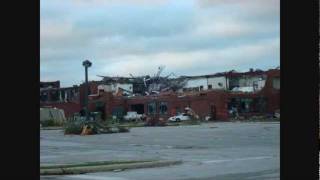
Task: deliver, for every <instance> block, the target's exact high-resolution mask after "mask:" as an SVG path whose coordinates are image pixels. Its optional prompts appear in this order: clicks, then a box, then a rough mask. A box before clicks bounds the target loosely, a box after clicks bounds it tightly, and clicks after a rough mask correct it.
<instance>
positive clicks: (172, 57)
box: [40, 0, 280, 85]
mask: <svg viewBox="0 0 320 180" xmlns="http://www.w3.org/2000/svg"><path fill="white" fill-rule="evenodd" d="M152 2H153V3H151V1H144V0H136V1H135V0H132V1H130V0H128V1H121V3H120V2H119V1H112V0H106V1H99V0H94V1H90V2H89V1H83V0H73V1H68V2H65V3H61V2H59V1H54V0H47V1H43V2H42V3H41V4H42V5H41V27H40V37H41V49H40V58H41V60H40V62H41V64H40V66H41V70H40V72H41V79H42V80H50V79H52V80H57V79H60V80H61V81H62V84H63V85H72V84H73V83H79V82H80V81H81V80H82V79H83V78H82V74H83V72H82V71H83V70H82V67H81V61H82V60H84V59H90V60H92V61H93V62H94V65H93V67H92V68H91V69H90V74H91V77H90V78H94V79H97V77H95V75H97V74H100V75H106V74H108V75H128V74H129V72H130V73H132V74H141V73H152V72H154V71H156V68H157V66H159V65H166V66H167V71H175V72H177V73H181V74H203V73H212V72H214V71H215V72H216V71H222V70H227V69H235V68H234V67H237V68H240V69H244V68H248V67H249V65H252V66H256V67H257V68H259V66H261V67H260V68H264V67H265V68H267V67H270V66H277V65H279V55H278V53H279V26H280V23H279V13H278V9H279V5H278V3H279V2H278V1H275V0H270V1H263V0H256V1H253V0H244V1H241V3H240V1H233V0H225V1H192V0H185V1H178V0H177V1H169V0H168V1H152ZM141 65H144V67H143V66H141Z"/></svg>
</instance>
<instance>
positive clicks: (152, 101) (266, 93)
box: [40, 68, 280, 120]
mask: <svg viewBox="0 0 320 180" xmlns="http://www.w3.org/2000/svg"><path fill="white" fill-rule="evenodd" d="M159 74H160V73H158V75H157V76H155V77H154V78H152V77H148V76H145V77H140V78H135V77H104V78H103V80H102V81H92V82H90V83H89V85H90V88H89V89H90V90H89V92H90V93H89V94H90V95H89V109H90V111H100V112H101V113H102V114H103V118H106V117H110V116H117V117H119V118H121V117H122V116H124V115H125V114H126V113H127V112H128V111H136V112H137V113H138V114H146V115H147V116H149V117H153V118H155V119H158V118H160V117H161V118H164V119H167V118H168V117H170V116H173V115H176V114H178V113H180V112H183V111H184V108H185V107H190V108H191V109H193V110H194V111H195V112H196V113H197V114H198V115H199V117H200V118H201V119H204V118H205V117H207V116H210V117H211V118H212V119H215V120H227V119H228V118H229V117H230V113H229V111H230V109H231V108H236V109H237V110H238V112H239V115H241V116H252V115H260V114H273V113H274V112H275V111H276V110H279V109H280V106H279V105H280V70H279V69H278V68H277V69H270V70H267V71H262V70H253V69H250V71H248V72H244V73H240V72H235V71H230V72H224V73H216V74H213V75H203V76H181V77H178V78H172V79H168V78H163V77H160V76H159ZM69 91H70V92H73V93H72V94H70V95H69V94H68V93H66V92H69ZM49 92H55V93H56V94H59V96H58V95H56V96H58V97H59V98H57V97H56V98H55V99H52V98H47V99H43V93H46V94H48V93H49ZM83 92H84V86H83V85H80V86H74V87H70V88H60V87H58V88H57V87H56V88H49V89H45V90H42V91H40V99H41V100H42V101H41V102H40V104H41V106H53V107H57V108H62V109H64V111H65V112H66V116H67V117H68V116H72V114H73V113H75V112H79V111H80V110H81V107H82V106H83V95H84V93H83ZM41 93H42V94H41ZM66 94H68V95H67V98H66V97H65V96H66ZM51 95H52V94H51ZM41 97H42V98H41ZM50 97H52V96H50ZM68 97H69V98H71V99H70V100H69V101H68V100H66V99H68Z"/></svg>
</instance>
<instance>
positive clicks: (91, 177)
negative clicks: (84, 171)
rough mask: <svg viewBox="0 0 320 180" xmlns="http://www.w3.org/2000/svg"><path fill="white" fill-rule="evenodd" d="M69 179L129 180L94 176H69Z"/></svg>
mask: <svg viewBox="0 0 320 180" xmlns="http://www.w3.org/2000/svg"><path fill="white" fill-rule="evenodd" d="M68 178H75V179H87V180H128V179H126V178H121V177H106V176H93V175H72V176H68Z"/></svg>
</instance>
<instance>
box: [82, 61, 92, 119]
mask: <svg viewBox="0 0 320 180" xmlns="http://www.w3.org/2000/svg"><path fill="white" fill-rule="evenodd" d="M82 65H83V66H84V68H85V80H86V82H85V86H84V107H85V114H86V121H87V122H88V121H89V120H90V117H89V106H88V96H89V94H88V90H89V84H88V68H89V67H91V65H92V63H91V62H90V61H89V60H85V61H83V62H82Z"/></svg>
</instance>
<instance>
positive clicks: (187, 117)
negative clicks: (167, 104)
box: [168, 113, 191, 122]
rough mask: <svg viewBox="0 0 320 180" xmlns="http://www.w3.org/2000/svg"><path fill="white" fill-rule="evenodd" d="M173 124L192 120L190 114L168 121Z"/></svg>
mask: <svg viewBox="0 0 320 180" xmlns="http://www.w3.org/2000/svg"><path fill="white" fill-rule="evenodd" d="M168 120H169V121H171V122H180V121H187V120H191V118H190V116H189V115H188V114H185V113H183V114H179V115H177V116H172V117H170V118H169V119H168Z"/></svg>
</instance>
